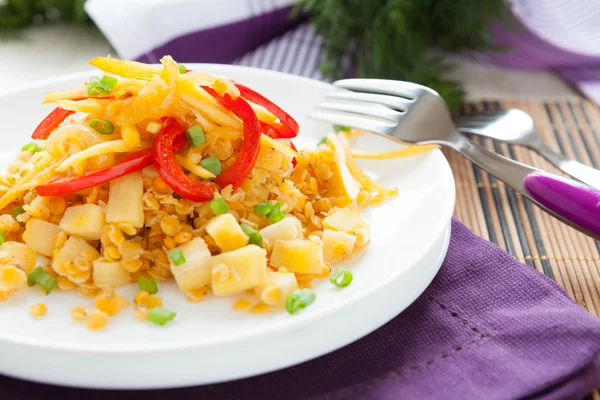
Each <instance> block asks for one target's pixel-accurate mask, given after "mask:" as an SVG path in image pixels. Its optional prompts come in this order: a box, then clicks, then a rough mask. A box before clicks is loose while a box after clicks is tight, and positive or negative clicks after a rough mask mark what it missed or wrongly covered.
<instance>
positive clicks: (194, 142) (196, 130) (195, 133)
mask: <svg viewBox="0 0 600 400" xmlns="http://www.w3.org/2000/svg"><path fill="white" fill-rule="evenodd" d="M185 134H186V136H187V139H188V143H189V144H190V146H192V147H197V146H200V145H201V144H204V143H206V137H204V130H202V127H201V126H200V125H194V126H192V127H191V128H188V129H186V130H185Z"/></svg>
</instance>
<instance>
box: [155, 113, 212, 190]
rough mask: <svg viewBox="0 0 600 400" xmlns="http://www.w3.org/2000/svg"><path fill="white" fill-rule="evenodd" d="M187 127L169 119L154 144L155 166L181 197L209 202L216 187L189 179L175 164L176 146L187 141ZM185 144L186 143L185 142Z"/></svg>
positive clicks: (209, 183)
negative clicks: (183, 140)
mask: <svg viewBox="0 0 600 400" xmlns="http://www.w3.org/2000/svg"><path fill="white" fill-rule="evenodd" d="M185 137H186V136H185V127H184V126H183V125H182V124H181V123H180V122H179V121H177V120H176V119H175V118H168V119H167V120H166V121H165V124H164V128H163V130H162V131H161V132H159V133H158V134H157V135H156V137H155V138H154V141H153V142H152V157H153V158H154V165H155V166H156V170H157V171H158V174H159V175H160V176H161V178H163V179H164V181H165V182H166V183H167V185H169V186H170V187H171V189H173V190H174V191H175V192H176V193H178V194H179V195H181V196H183V197H185V198H186V199H188V200H192V201H208V200H211V199H212V198H213V193H214V191H215V186H214V185H213V184H212V183H211V182H208V181H198V180H195V179H192V178H190V177H188V176H187V175H186V174H185V173H184V172H183V169H182V168H181V166H180V165H179V164H177V163H176V162H175V159H174V156H175V150H176V149H175V146H176V144H177V143H178V142H181V138H183V139H185ZM184 143H185V142H184Z"/></svg>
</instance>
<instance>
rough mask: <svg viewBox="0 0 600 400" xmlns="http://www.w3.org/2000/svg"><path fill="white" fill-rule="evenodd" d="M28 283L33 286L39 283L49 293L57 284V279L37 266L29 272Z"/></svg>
mask: <svg viewBox="0 0 600 400" xmlns="http://www.w3.org/2000/svg"><path fill="white" fill-rule="evenodd" d="M27 284H28V285H29V286H30V287H31V286H35V285H39V286H41V287H42V289H44V291H45V292H46V295H49V294H50V292H51V291H52V289H54V287H55V286H56V279H55V278H54V277H53V276H52V275H50V274H49V273H48V272H46V270H45V269H44V268H42V267H37V268H36V269H34V270H33V271H31V272H30V273H29V274H27Z"/></svg>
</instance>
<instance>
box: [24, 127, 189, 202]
mask: <svg viewBox="0 0 600 400" xmlns="http://www.w3.org/2000/svg"><path fill="white" fill-rule="evenodd" d="M186 144H187V140H186V138H185V135H183V137H180V138H177V140H175V142H174V152H175V153H178V152H179V151H181V149H183V148H184V147H185V145H186ZM150 165H152V151H151V150H150V149H146V150H141V151H138V152H135V153H131V154H129V155H128V156H126V157H125V158H123V159H122V160H121V161H119V162H118V163H116V164H115V165H111V166H110V167H106V168H102V169H98V170H95V171H88V172H86V173H84V174H83V175H81V176H66V177H62V178H56V179H53V180H51V181H49V182H47V183H45V184H43V185H40V186H37V187H36V188H35V190H36V191H37V193H38V194H39V195H40V196H66V195H68V194H72V193H77V192H79V191H81V190H85V189H89V188H92V187H94V186H98V185H102V184H104V183H106V182H110V181H112V180H113V179H117V178H120V177H121V176H124V175H128V174H130V173H132V172H135V171H139V170H141V169H144V168H146V167H148V166H150Z"/></svg>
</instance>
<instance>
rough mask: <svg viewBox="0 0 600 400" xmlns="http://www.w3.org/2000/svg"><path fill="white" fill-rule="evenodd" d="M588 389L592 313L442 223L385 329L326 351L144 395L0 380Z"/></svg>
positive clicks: (389, 393) (258, 390) (473, 395)
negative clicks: (419, 290)
mask: <svg viewBox="0 0 600 400" xmlns="http://www.w3.org/2000/svg"><path fill="white" fill-rule="evenodd" d="M349 318H352V314H351V313H350V314H349ZM357 323H360V321H357ZM306 334H307V335H311V334H314V333H311V332H307V333H306ZM205 361H207V362H208V361H209V360H205ZM199 362H202V360H199ZM132 373H135V371H132ZM594 386H596V387H598V386H600V320H599V319H598V318H596V317H594V316H592V315H591V314H588V313H586V312H585V311H584V310H583V309H582V308H580V307H579V306H578V305H577V304H576V303H575V302H574V301H573V300H571V299H570V298H569V297H568V296H567V294H566V293H565V292H564V291H563V290H562V289H561V288H560V287H559V286H558V285H556V284H555V283H554V282H553V281H552V280H550V279H548V278H546V277H545V276H544V275H542V274H540V273H538V272H537V271H535V270H534V269H532V268H531V267H529V266H527V265H525V264H521V263H519V262H517V261H516V260H515V259H514V258H512V257H511V256H509V255H508V254H507V253H505V252H504V251H502V250H501V249H499V248H498V247H496V246H495V245H493V244H491V243H489V242H487V241H485V240H483V239H480V238H479V237H477V236H475V235H474V234H473V233H471V232H470V231H469V230H468V229H467V228H466V227H465V226H464V225H462V224H461V223H460V222H458V221H456V220H454V221H452V237H451V240H450V247H449V250H448V255H447V257H446V260H445V261H444V264H443V265H442V268H441V270H440V272H439V273H438V275H437V276H436V278H435V279H434V281H433V283H432V284H431V286H430V287H429V288H428V289H427V290H426V291H425V293H423V295H422V296H421V297H419V298H418V299H417V301H416V302H415V303H413V305H411V306H410V307H409V308H408V309H407V310H406V311H404V312H403V313H402V314H400V315H399V316H398V317H396V318H395V319H394V320H392V321H391V322H389V323H388V324H387V325H385V326H383V327H382V328H380V329H379V330H377V331H375V332H373V333H372V334H370V335H369V336H366V337H365V338H363V339H361V340H359V341H357V342H355V343H353V344H351V345H349V346H346V347H344V348H343V349H341V350H338V351H336V352H334V353H331V354H328V355H326V356H323V357H321V358H318V359H316V360H313V361H309V362H306V363H304V364H301V365H298V366H296V367H291V368H287V369H284V370H281V371H278V372H273V373H270V374H266V375H262V376H258V377H254V378H248V379H243V380H239V381H234V382H228V383H222V384H216V385H208V386H202V387H195V388H186V389H177V390H164V391H152V392H139V391H138V392H125V391H110V392H105V391H91V390H81V389H67V388H59V387H52V386H46V385H40V384H34V383H28V382H24V381H20V380H15V379H9V378H1V377H0V388H2V391H1V392H0V393H1V395H0V397H1V398H8V399H11V400H25V399H32V398H42V397H43V398H61V399H64V400H70V399H73V400H74V399H81V398H84V399H86V400H95V399H98V400H100V399H101V400H105V399H107V398H110V399H120V398H123V399H125V398H126V399H132V400H137V399H140V400H142V399H144V400H148V399H152V398H160V399H177V400H187V399H190V400H191V399H193V400H204V399H219V400H227V399H231V400H243V399H289V400H292V399H311V398H312V399H390V400H391V399H394V400H396V399H426V398H438V399H517V398H518V399H520V398H531V399H566V398H578V397H579V398H581V397H582V396H584V395H585V394H587V393H589V392H590V391H591V390H592V388H594Z"/></svg>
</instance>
